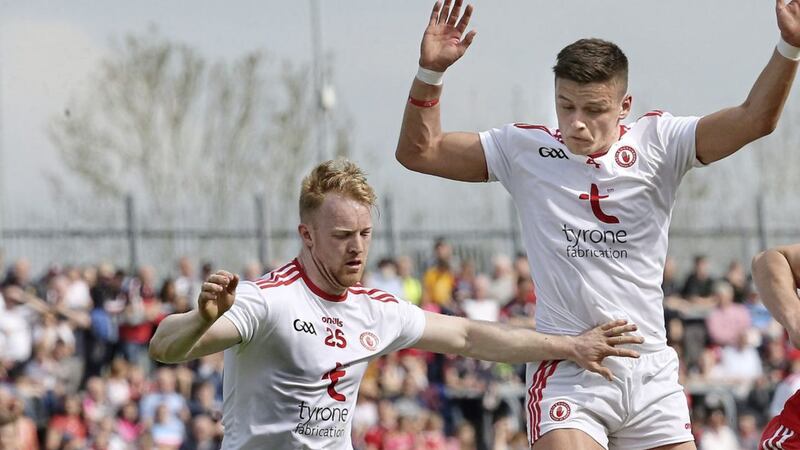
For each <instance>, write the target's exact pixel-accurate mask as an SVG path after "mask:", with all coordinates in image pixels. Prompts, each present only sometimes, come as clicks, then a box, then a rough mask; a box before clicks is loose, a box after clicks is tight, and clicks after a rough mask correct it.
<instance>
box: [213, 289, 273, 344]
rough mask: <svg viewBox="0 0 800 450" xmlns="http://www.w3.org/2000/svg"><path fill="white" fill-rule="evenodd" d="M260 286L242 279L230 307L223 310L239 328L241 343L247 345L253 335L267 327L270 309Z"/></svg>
mask: <svg viewBox="0 0 800 450" xmlns="http://www.w3.org/2000/svg"><path fill="white" fill-rule="evenodd" d="M262 292H263V291H262V290H261V288H259V287H258V286H257V285H256V284H255V283H252V282H249V281H243V282H241V283H239V286H237V288H236V300H234V302H233V305H232V306H231V309H229V310H228V311H226V312H225V314H224V315H223V317H227V318H228V319H229V320H230V321H231V322H233V325H234V326H235V327H236V329H237V330H239V335H240V336H241V337H242V344H243V345H247V343H249V342H250V341H251V340H253V337H254V336H256V335H258V334H259V333H262V332H264V331H265V330H266V329H268V328H269V326H268V325H269V322H270V310H269V306H268V305H267V301H266V298H264V295H263V294H262Z"/></svg>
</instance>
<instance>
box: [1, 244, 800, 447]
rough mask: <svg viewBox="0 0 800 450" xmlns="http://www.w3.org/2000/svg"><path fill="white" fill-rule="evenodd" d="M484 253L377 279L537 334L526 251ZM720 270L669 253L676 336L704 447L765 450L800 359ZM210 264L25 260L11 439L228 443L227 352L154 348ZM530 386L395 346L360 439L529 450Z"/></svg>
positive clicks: (17, 293) (374, 374)
mask: <svg viewBox="0 0 800 450" xmlns="http://www.w3.org/2000/svg"><path fill="white" fill-rule="evenodd" d="M428 259H430V262H428V263H427V264H415V262H418V261H427V260H428ZM479 262H480V263H484V264H485V263H486V262H487V261H472V260H470V259H468V258H461V259H459V258H457V257H456V256H455V254H454V251H453V247H452V246H451V245H450V244H449V243H447V242H446V241H444V240H437V241H436V243H435V245H434V249H433V255H432V258H417V259H416V260H415V259H413V258H411V257H409V256H401V257H398V258H391V257H387V258H384V259H381V260H380V261H378V263H377V264H376V265H375V267H374V269H373V270H371V271H370V272H369V273H368V274H367V275H366V279H365V280H364V284H365V285H367V286H370V287H374V288H378V289H382V290H384V291H387V292H391V293H393V294H395V295H397V296H399V297H401V298H404V299H406V300H408V301H410V302H412V303H415V304H417V305H419V306H420V307H422V308H423V309H426V310H430V311H436V312H442V313H445V314H451V315H458V316H464V317H469V318H471V319H477V320H489V321H501V322H506V323H511V324H515V325H520V326H528V327H534V326H535V320H534V313H535V309H536V290H535V286H534V282H533V280H531V278H530V275H529V274H530V270H529V266H528V261H527V258H526V257H525V256H524V255H516V256H515V257H513V258H510V257H508V256H504V255H498V256H495V257H494V258H493V259H492V261H491V264H489V265H488V266H489V267H491V269H490V270H489V271H488V273H482V272H481V271H479V270H478V267H479V266H481V265H479V264H477V263H479ZM687 263H688V262H687ZM710 267H711V264H710V261H709V260H708V259H707V258H705V257H702V256H698V257H696V258H695V260H694V262H693V264H692V267H691V269H689V270H688V271H686V272H688V275H687V276H685V277H681V276H679V274H680V273H681V271H680V270H679V267H678V266H677V263H676V262H675V261H673V260H669V261H668V262H667V264H666V269H665V271H664V279H663V285H662V287H663V290H664V295H665V300H664V306H665V317H664V320H665V324H666V327H667V335H668V343H669V345H671V346H672V347H674V348H675V349H676V350H677V352H678V354H679V356H680V359H681V375H680V376H681V379H682V383H683V385H684V386H685V387H686V393H687V397H688V399H689V404H690V407H691V411H692V426H693V433H694V434H695V437H696V439H697V442H698V447H699V449H701V450H717V449H719V450H732V449H742V450H755V449H756V448H757V445H758V438H759V437H760V433H761V430H762V427H763V426H764V425H765V424H766V422H767V421H768V419H769V418H770V417H771V416H772V415H774V414H777V413H778V412H780V409H781V407H782V405H783V401H785V399H786V398H788V397H789V396H790V395H791V394H792V393H794V392H795V391H796V390H797V389H798V388H800V352H798V351H796V350H793V347H791V346H790V344H789V343H788V341H787V339H786V337H785V333H784V332H783V330H782V329H781V327H780V326H779V325H778V324H777V322H775V321H774V320H773V319H772V318H771V316H770V314H769V312H768V311H767V310H766V308H765V307H764V306H763V305H762V304H761V302H760V300H759V297H758V295H757V293H756V292H755V290H754V289H753V288H752V286H751V280H750V277H749V275H748V271H747V269H746V268H745V266H744V265H743V264H742V263H741V262H739V261H734V262H731V263H730V265H729V266H728V267H727V270H725V271H724V273H721V274H712V272H711V269H710ZM213 269H216V268H215V267H213V268H212V265H211V264H209V263H206V264H203V265H202V267H201V269H200V270H199V271H195V266H194V263H193V262H192V261H191V260H190V259H188V258H182V259H181V260H180V261H179V262H178V264H177V265H176V268H175V272H174V273H172V274H167V273H164V274H157V273H155V271H154V270H153V269H152V268H150V267H147V266H143V267H140V268H139V269H138V271H137V272H136V273H126V272H125V271H124V270H120V269H116V268H114V267H112V266H110V265H108V264H99V265H97V266H92V267H61V266H58V265H53V266H51V267H50V268H49V269H48V270H47V271H46V272H45V273H44V274H42V275H38V274H37V275H34V274H32V273H31V269H30V264H29V262H28V261H26V260H24V259H20V260H17V261H13V262H12V263H11V265H10V267H8V269H7V270H5V269H4V271H3V272H4V274H3V276H2V277H0V280H1V284H0V287H1V288H2V289H0V448H9V449H11V448H15V449H16V448H18V449H26V450H27V449H37V448H41V449H96V450H101V449H111V450H126V449H203V450H205V449H216V448H219V445H220V442H221V438H222V433H223V429H222V424H221V415H222V377H223V373H222V369H223V359H222V355H221V354H216V355H211V356H207V357H204V358H202V359H200V360H197V361H192V362H189V363H185V364H179V365H171V366H165V365H161V364H158V363H156V362H154V361H152V360H150V359H149V357H148V352H147V350H148V342H149V340H150V338H151V336H152V335H153V332H154V330H155V328H156V327H157V326H158V323H159V321H160V320H162V319H163V318H164V317H165V316H167V315H168V314H172V313H176V312H185V311H188V310H190V309H191V308H193V307H194V306H195V305H196V299H197V295H198V293H199V290H200V286H201V283H202V280H203V279H205V277H207V276H208V274H210V273H211V271H212V270H213ZM226 269H232V268H226ZM265 271H267V269H263V268H262V267H261V266H260V265H258V264H249V265H248V266H247V267H245V268H244V269H243V270H242V271H241V272H240V274H241V276H242V278H243V279H249V280H255V279H257V278H258V277H260V276H261V275H262V274H263V272H265ZM716 275H719V276H716ZM524 383H525V368H524V365H515V366H514V365H507V364H497V363H486V362H481V361H475V360H472V359H467V358H461V357H451V356H445V355H437V354H431V353H426V352H421V351H416V350H404V351H400V352H397V353H393V354H389V355H386V356H384V357H382V358H380V359H378V360H376V361H375V362H373V363H372V364H371V365H370V367H369V369H368V370H367V374H366V376H365V378H364V380H363V383H362V386H361V392H360V394H359V398H358V404H357V407H356V410H355V415H354V419H353V442H354V445H355V447H356V449H359V450H367V449H369V450H405V449H409V450H410V449H427V450H450V449H487V450H489V449H491V450H517V449H527V448H528V444H527V437H526V433H525V408H524V407H523V402H524V395H525V384H524Z"/></svg>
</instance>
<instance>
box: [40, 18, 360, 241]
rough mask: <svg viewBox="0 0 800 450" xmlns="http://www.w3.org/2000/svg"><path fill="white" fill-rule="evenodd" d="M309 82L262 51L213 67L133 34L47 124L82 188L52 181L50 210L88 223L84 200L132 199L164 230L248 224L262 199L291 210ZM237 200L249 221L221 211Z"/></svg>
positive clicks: (309, 127)
mask: <svg viewBox="0 0 800 450" xmlns="http://www.w3.org/2000/svg"><path fill="white" fill-rule="evenodd" d="M309 77H310V71H309V70H308V69H307V68H305V67H296V66H293V65H291V64H289V63H286V62H283V63H277V62H276V61H275V60H274V59H273V58H271V57H269V56H267V55H266V54H265V53H263V52H251V53H247V54H245V55H243V56H241V57H239V58H237V59H234V60H232V61H213V62H212V61H209V60H208V59H207V58H205V57H204V56H202V55H200V54H199V53H198V52H197V51H196V50H194V49H192V48H191V47H190V46H188V45H186V44H182V43H178V42H173V41H170V40H169V39H167V38H165V37H163V36H161V35H160V34H159V33H158V32H157V31H156V30H154V29H151V30H149V31H148V32H146V33H142V34H130V35H128V36H126V37H125V38H124V39H123V40H122V41H121V42H119V43H116V44H115V45H114V46H113V48H112V51H110V52H109V54H108V56H107V57H105V59H103V61H102V62H101V64H100V66H99V67H98V69H97V71H96V72H95V73H94V75H93V77H92V81H91V83H90V88H89V89H87V90H85V91H83V92H79V93H76V94H75V98H74V100H73V101H72V106H71V107H70V108H69V109H67V110H65V112H64V114H63V115H59V116H58V117H55V118H53V120H52V122H51V124H50V129H49V134H50V137H51V140H52V142H53V143H54V145H55V146H56V147H57V149H58V151H59V154H60V158H61V160H62V162H63V165H64V166H65V167H66V169H67V170H66V172H67V173H68V174H69V175H73V176H75V177H76V178H77V179H79V180H80V182H81V183H80V185H81V189H79V190H74V189H73V190H72V191H70V190H69V189H65V186H67V185H70V183H67V182H65V181H66V180H65V179H63V178H61V177H59V176H57V175H50V178H51V181H52V184H53V186H54V187H55V189H54V194H55V195H56V197H57V198H56V200H57V203H60V204H62V205H68V206H67V207H66V208H65V209H67V210H69V211H72V212H77V213H79V214H80V215H84V214H83V212H85V209H86V208H87V206H86V205H87V203H90V204H91V205H90V206H89V208H92V207H94V206H95V205H96V204H97V202H99V203H101V204H102V203H106V204H108V203H112V204H117V205H122V203H123V202H122V199H123V197H124V196H126V195H127V194H129V193H133V194H134V195H135V197H136V201H137V210H138V214H139V217H140V222H145V223H147V224H148V225H150V226H159V227H169V228H174V227H175V226H179V227H180V226H182V224H183V223H184V222H183V221H185V222H186V223H189V224H191V225H190V226H192V227H216V228H220V227H226V226H229V225H236V226H237V227H239V228H242V227H252V224H253V221H252V218H251V216H252V214H251V213H250V210H251V205H252V199H253V194H255V193H259V192H261V193H265V194H266V199H267V202H268V205H267V207H268V208H269V209H272V210H277V211H295V210H296V205H295V203H296V192H297V191H298V189H299V179H300V177H301V175H302V173H303V171H304V170H305V169H306V168H307V167H310V166H311V165H313V164H312V163H314V159H315V158H316V157H317V155H318V152H317V149H316V148H312V147H313V146H314V145H315V142H314V141H313V140H312V137H313V130H314V129H315V123H313V118H314V117H315V108H316V105H315V103H314V102H315V97H314V91H313V89H312V88H310V78H309ZM342 129H343V128H342ZM339 141H340V142H348V141H347V136H344V135H342V136H340V137H339ZM338 152H341V150H339V151H338ZM81 190H82V192H79V191H81ZM86 196H89V198H91V199H93V200H94V202H86ZM77 199H80V202H78V201H77ZM236 202H239V204H240V205H244V208H247V209H246V214H245V217H244V218H243V217H242V216H241V215H237V214H235V213H234V214H221V213H220V212H221V211H223V210H228V211H230V210H231V208H230V207H231V205H232V204H235V203H236ZM82 209H83V210H84V211H82ZM118 211H119V210H118ZM118 211H117V213H118ZM234 211H235V210H234ZM92 212H94V213H93V214H90V215H91V217H93V220H94V221H95V222H94V223H95V224H97V220H98V219H99V217H98V215H97V212H96V211H94V210H92ZM286 215H288V214H283V216H286ZM117 216H118V214H117ZM84 217H86V216H85V215H84ZM187 217H188V220H187V219H186V218H187ZM291 218H293V216H291ZM108 219H111V220H108ZM107 220H108V222H109V223H102V224H101V225H116V226H119V224H120V220H119V217H116V220H114V219H112V218H107ZM242 222H245V223H244V224H242ZM291 223H292V224H293V222H291ZM275 225H277V226H286V225H287V224H283V223H276V224H275Z"/></svg>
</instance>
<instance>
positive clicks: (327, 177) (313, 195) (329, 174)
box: [300, 158, 377, 221]
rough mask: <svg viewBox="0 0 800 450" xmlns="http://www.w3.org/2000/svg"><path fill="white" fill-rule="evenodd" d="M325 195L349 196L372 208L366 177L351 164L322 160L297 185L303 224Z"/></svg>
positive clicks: (336, 160)
mask: <svg viewBox="0 0 800 450" xmlns="http://www.w3.org/2000/svg"><path fill="white" fill-rule="evenodd" d="M329 192H334V193H337V194H341V195H344V196H346V197H349V198H351V199H353V200H355V201H357V202H359V203H363V204H364V205H366V206H368V207H370V208H373V207H374V206H375V202H376V200H377V197H376V196H375V191H374V190H373V189H372V186H370V185H369V184H368V183H367V176H366V175H365V174H364V172H363V171H362V170H361V169H360V168H359V167H358V166H357V165H356V164H355V163H353V162H352V161H350V160H347V159H344V158H340V159H333V160H329V161H325V162H323V163H322V164H320V165H318V166H317V167H315V168H314V170H312V171H311V173H310V174H308V176H307V177H305V178H303V184H301V185H300V220H301V221H305V219H307V218H308V214H310V213H312V212H314V211H316V210H317V208H319V206H320V205H321V204H322V202H323V200H325V195H326V194H328V193H329Z"/></svg>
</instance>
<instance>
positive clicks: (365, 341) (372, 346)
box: [358, 331, 380, 352]
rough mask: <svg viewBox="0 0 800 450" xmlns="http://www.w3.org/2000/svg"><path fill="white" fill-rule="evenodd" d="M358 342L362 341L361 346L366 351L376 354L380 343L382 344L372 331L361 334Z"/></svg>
mask: <svg viewBox="0 0 800 450" xmlns="http://www.w3.org/2000/svg"><path fill="white" fill-rule="evenodd" d="M358 340H359V341H361V345H363V346H364V348H365V349H367V350H369V351H371V352H374V351H375V350H376V349H377V348H378V342H380V341H379V340H378V336H375V334H374V333H372V332H371V331H365V332H363V333H361V336H359V338H358Z"/></svg>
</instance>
